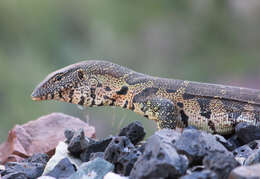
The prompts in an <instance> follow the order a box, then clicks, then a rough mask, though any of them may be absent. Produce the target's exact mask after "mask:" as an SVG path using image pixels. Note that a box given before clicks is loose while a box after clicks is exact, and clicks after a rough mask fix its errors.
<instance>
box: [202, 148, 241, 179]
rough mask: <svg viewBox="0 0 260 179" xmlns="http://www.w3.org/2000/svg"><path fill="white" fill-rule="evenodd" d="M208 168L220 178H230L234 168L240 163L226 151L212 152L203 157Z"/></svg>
mask: <svg viewBox="0 0 260 179" xmlns="http://www.w3.org/2000/svg"><path fill="white" fill-rule="evenodd" d="M203 164H204V165H205V167H206V168H208V169H209V170H211V171H214V172H215V173H216V174H217V176H218V178H219V179H222V178H228V176H229V173H230V172H231V171H232V169H234V168H236V167H237V166H239V163H238V162H237V161H236V160H235V159H234V157H233V156H231V155H226V154H224V153H219V152H216V153H211V154H209V155H207V156H206V157H205V158H204V159H203Z"/></svg>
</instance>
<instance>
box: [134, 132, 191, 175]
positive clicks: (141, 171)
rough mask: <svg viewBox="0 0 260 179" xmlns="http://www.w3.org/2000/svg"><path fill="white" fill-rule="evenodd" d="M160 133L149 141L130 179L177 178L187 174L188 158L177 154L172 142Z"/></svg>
mask: <svg viewBox="0 0 260 179" xmlns="http://www.w3.org/2000/svg"><path fill="white" fill-rule="evenodd" d="M172 131H173V130H172ZM168 132H170V130H168ZM173 132H174V131H173ZM158 133H159V134H160V131H159V132H157V134H155V135H153V136H151V137H149V139H148V140H147V143H146V145H145V150H144V153H143V154H142V155H141V156H140V157H139V158H138V160H137V162H136V163H135V165H134V168H133V169H132V171H131V173H130V179H146V178H149V179H150V178H151V179H156V178H177V177H179V176H181V175H183V174H185V172H186V169H187V167H188V160H187V158H186V157H185V156H182V155H179V154H178V153H177V151H176V150H175V148H174V146H173V143H172V140H168V138H167V137H165V138H163V137H159V135H158ZM169 135H170V134H169ZM173 135H174V134H173ZM161 136H164V135H161ZM165 136H167V135H165ZM162 138H163V139H162Z"/></svg>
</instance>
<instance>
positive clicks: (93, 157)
mask: <svg viewBox="0 0 260 179" xmlns="http://www.w3.org/2000/svg"><path fill="white" fill-rule="evenodd" d="M104 155H105V154H104V152H95V153H91V154H90V156H89V160H94V159H95V158H97V157H99V158H102V159H104Z"/></svg>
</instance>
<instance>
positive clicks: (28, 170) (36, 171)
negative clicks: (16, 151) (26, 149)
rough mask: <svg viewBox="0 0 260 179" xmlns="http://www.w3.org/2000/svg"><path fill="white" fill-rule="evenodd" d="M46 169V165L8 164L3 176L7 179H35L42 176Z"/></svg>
mask: <svg viewBox="0 0 260 179" xmlns="http://www.w3.org/2000/svg"><path fill="white" fill-rule="evenodd" d="M44 167H45V165H44V164H42V163H28V162H20V163H18V162H8V163H6V164H5V168H6V169H5V170H4V171H3V172H2V173H1V175H2V176H4V177H5V178H15V177H14V176H16V177H21V176H24V175H25V176H26V178H29V179H34V178H37V177H39V176H41V175H42V173H43V170H44ZM23 174H24V175H23ZM6 175H7V176H8V177H7V176H6Z"/></svg>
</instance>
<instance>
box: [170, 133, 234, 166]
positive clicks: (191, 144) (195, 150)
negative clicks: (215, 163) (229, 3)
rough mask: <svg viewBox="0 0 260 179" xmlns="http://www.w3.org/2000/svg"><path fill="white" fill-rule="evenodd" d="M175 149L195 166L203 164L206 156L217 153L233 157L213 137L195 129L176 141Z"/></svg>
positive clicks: (183, 134)
mask: <svg viewBox="0 0 260 179" xmlns="http://www.w3.org/2000/svg"><path fill="white" fill-rule="evenodd" d="M175 148H176V149H177V151H178V153H180V154H185V155H186V156H187V157H188V159H189V160H190V162H191V163H193V164H201V163H202V159H203V157H204V156H206V155H208V154H211V153H215V152H220V153H224V154H226V155H232V154H231V153H230V152H228V150H227V149H226V148H225V147H224V146H223V145H222V144H221V143H219V142H217V141H216V138H215V137H214V136H213V135H211V134H209V133H206V132H203V131H199V130H194V129H185V130H184V131H183V133H182V135H181V136H180V138H179V139H178V140H177V141H176V143H175Z"/></svg>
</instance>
